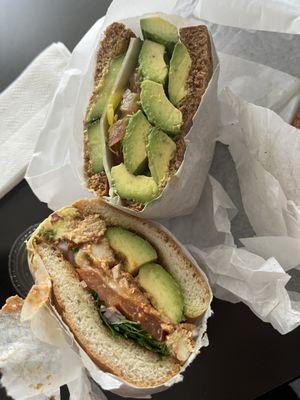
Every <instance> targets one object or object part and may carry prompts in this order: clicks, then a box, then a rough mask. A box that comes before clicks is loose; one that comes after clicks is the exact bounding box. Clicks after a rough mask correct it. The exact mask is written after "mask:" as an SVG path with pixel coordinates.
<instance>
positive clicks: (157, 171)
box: [147, 128, 176, 186]
mask: <svg viewBox="0 0 300 400" xmlns="http://www.w3.org/2000/svg"><path fill="white" fill-rule="evenodd" d="M175 150H176V144H175V142H173V140H172V139H171V138H169V136H168V135H167V134H166V133H165V132H163V131H161V130H160V129H158V128H153V129H151V132H150V134H149V138H148V145H147V154H148V160H149V162H148V164H149V169H150V171H151V175H152V176H153V179H154V180H155V182H156V183H157V185H158V186H162V185H164V183H165V182H166V180H167V178H168V172H169V164H170V161H171V160H172V158H173V156H174V153H175Z"/></svg>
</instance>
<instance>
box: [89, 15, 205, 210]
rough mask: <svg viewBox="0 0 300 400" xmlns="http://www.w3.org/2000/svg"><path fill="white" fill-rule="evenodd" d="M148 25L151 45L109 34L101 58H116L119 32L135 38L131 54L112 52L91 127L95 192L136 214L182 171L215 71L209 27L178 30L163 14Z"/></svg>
mask: <svg viewBox="0 0 300 400" xmlns="http://www.w3.org/2000/svg"><path fill="white" fill-rule="evenodd" d="M140 26H141V30H142V33H143V39H144V40H141V39H139V38H135V37H132V36H131V35H130V32H131V31H130V30H129V29H126V28H125V26H124V25H122V24H120V23H114V24H112V25H111V26H110V27H109V28H108V29H107V31H106V34H105V37H104V39H103V40H102V42H101V46H100V49H99V55H101V54H103V55H104V56H105V55H106V54H107V53H109V55H111V54H110V52H109V51H108V49H109V48H110V46H109V45H108V44H107V43H108V42H110V37H111V35H112V32H114V30H117V31H118V32H123V37H126V38H127V42H126V43H127V50H126V51H124V45H123V46H120V48H119V49H118V51H119V52H116V51H114V52H112V56H111V58H110V63H109V64H108V65H107V66H106V68H105V69H103V71H102V75H101V78H100V79H99V81H98V83H97V86H96V88H95V90H94V93H93V95H92V97H91V99H90V103H89V107H88V110H87V115H86V118H85V121H84V126H85V173H86V175H87V178H88V187H89V188H91V189H92V190H94V191H96V192H97V193H98V194H100V195H101V196H103V195H108V194H109V193H110V194H113V195H117V196H119V198H120V199H121V201H122V203H123V205H124V206H128V207H130V208H133V209H136V210H141V209H143V207H144V206H145V205H146V204H147V203H149V202H151V201H153V200H154V199H155V198H157V197H158V196H159V195H160V193H161V191H162V190H163V188H164V187H165V185H166V184H167V182H168V180H169V179H170V177H171V176H172V175H173V174H175V173H176V171H177V170H178V168H179V167H180V165H181V162H182V160H183V156H184V151H185V140H184V135H185V134H186V133H187V132H188V130H189V129H190V127H191V125H192V118H193V116H194V114H195V112H196V111H197V107H198V105H199V103H200V100H201V97H202V95H203V93H204V91H205V89H206V86H207V84H208V82H209V79H210V77H211V65H212V62H211V55H210V43H209V37H208V32H207V29H206V27H204V26H195V27H187V28H182V29H180V30H179V31H178V29H177V27H176V26H175V25H173V24H171V23H170V22H169V21H167V20H164V19H162V18H160V17H158V16H154V17H146V18H142V19H141V20H140ZM125 32H126V34H125ZM131 33H132V32H131ZM132 35H133V33H132ZM190 38H191V40H192V41H193V43H191V40H189V39H190ZM115 46H116V45H115V42H114V48H115ZM195 46H196V47H195ZM104 50H105V51H104ZM199 52H200V53H199ZM198 53H199V54H198ZM202 55H203V57H202ZM104 58H105V57H104ZM187 100H188V101H187ZM187 103H189V104H190V105H188V104H187ZM109 187H111V188H112V191H111V192H109Z"/></svg>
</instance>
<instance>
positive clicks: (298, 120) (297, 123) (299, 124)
mask: <svg viewBox="0 0 300 400" xmlns="http://www.w3.org/2000/svg"><path fill="white" fill-rule="evenodd" d="M292 125H293V126H294V127H295V128H298V129H300V108H299V110H298V111H297V112H296V114H295V116H294V119H293V122H292Z"/></svg>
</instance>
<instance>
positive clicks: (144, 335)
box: [91, 290, 170, 356]
mask: <svg viewBox="0 0 300 400" xmlns="http://www.w3.org/2000/svg"><path fill="white" fill-rule="evenodd" d="M91 294H92V296H93V298H94V300H95V303H96V305H97V307H98V309H99V315H100V317H101V319H102V321H103V323H104V325H105V326H106V327H107V329H108V330H109V332H110V334H111V335H113V336H123V337H125V338H126V339H131V340H134V341H135V342H137V343H138V344H139V345H141V346H143V347H145V348H146V349H148V350H150V351H153V352H155V353H158V354H161V355H162V356H168V355H170V352H169V349H168V347H167V345H166V344H165V343H163V342H160V341H159V340H156V339H154V338H153V337H152V336H151V335H150V333H148V332H146V331H144V330H143V329H142V328H141V326H140V324H138V323H137V322H133V321H129V320H128V319H126V318H125V317H120V318H119V319H117V320H116V321H114V322H112V321H110V320H108V318H107V317H106V316H105V311H102V310H101V306H103V305H105V303H104V302H103V301H102V300H101V299H100V298H99V296H98V294H97V293H96V292H95V291H93V290H91Z"/></svg>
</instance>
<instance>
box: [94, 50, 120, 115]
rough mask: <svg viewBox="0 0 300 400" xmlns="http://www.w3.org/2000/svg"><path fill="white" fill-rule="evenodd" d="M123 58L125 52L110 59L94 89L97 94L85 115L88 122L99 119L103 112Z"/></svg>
mask: <svg viewBox="0 0 300 400" xmlns="http://www.w3.org/2000/svg"><path fill="white" fill-rule="evenodd" d="M124 58H125V53H124V54H120V55H119V56H117V57H115V58H114V59H113V60H112V61H111V64H110V66H109V67H108V69H107V72H106V74H105V75H104V78H103V79H102V80H101V81H100V84H99V85H98V87H97V89H96V90H97V92H98V96H97V97H96V100H95V102H94V104H93V105H92V107H91V109H90V111H89V113H88V115H87V122H88V123H90V122H92V121H95V120H96V119H99V118H100V117H101V115H102V114H103V112H104V109H105V105H106V103H107V99H108V96H109V95H110V92H111V90H112V87H113V85H114V82H115V80H116V77H117V75H118V73H119V71H120V69H121V66H122V63H123V61H124Z"/></svg>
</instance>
